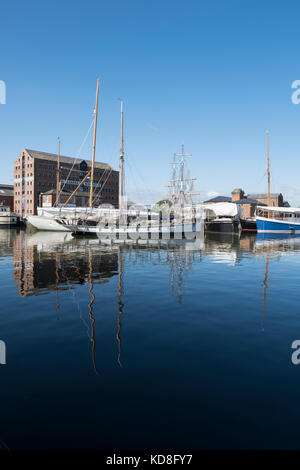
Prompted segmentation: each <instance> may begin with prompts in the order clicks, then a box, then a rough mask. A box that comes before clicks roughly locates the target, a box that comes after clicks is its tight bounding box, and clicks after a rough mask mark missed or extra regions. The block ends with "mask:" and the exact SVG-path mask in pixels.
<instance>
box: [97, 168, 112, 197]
mask: <svg viewBox="0 0 300 470" xmlns="http://www.w3.org/2000/svg"><path fill="white" fill-rule="evenodd" d="M112 171H113V169H112V168H111V169H110V171H109V173H108V175H107V178H106V180H105V181H104V183H103V185H102V186H101V188H100V189H99V191H98V193H97V194H96V196H95V197H94V199H93V201H92V202H95V200H96V199H97V197H99V196H100V194H101V191H102V190H103V188H104V186H105V185H106V183H107V180H108V178H109V177H110V175H111V172H112Z"/></svg>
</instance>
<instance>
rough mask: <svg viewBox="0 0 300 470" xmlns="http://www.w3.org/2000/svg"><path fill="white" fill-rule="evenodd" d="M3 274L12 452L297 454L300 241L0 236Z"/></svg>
mask: <svg viewBox="0 0 300 470" xmlns="http://www.w3.org/2000/svg"><path fill="white" fill-rule="evenodd" d="M0 263H1V270H0V277H1V286H2V291H1V294H2V296H1V300H2V309H1V314H0V331H1V338H0V339H1V340H3V341H5V344H6V345H7V364H6V365H5V366H1V369H0V373H1V378H2V384H3V386H2V387H1V389H0V408H1V422H2V428H1V429H2V431H1V435H0V439H1V440H2V441H3V442H5V443H6V445H7V446H8V447H9V448H106V449H116V448H118V449H132V448H136V449H143V448H160V449H161V448H170V449H182V448H204V449H210V448H270V447H284V448H289V447H294V448H295V447H297V446H298V441H297V435H298V434H297V429H298V425H297V420H295V416H297V413H298V412H300V409H299V410H298V407H299V405H298V395H297V390H298V382H299V370H300V369H299V370H298V369H297V368H296V367H295V366H293V365H292V363H291V361H290V354H289V352H290V346H291V344H292V342H293V341H294V340H295V339H299V338H297V331H300V317H299V300H300V299H299V296H300V293H299V289H298V285H299V263H300V239H297V238H293V237H291V238H282V239H280V238H279V239H274V238H272V239H269V238H268V237H263V238H260V237H256V236H254V237H253V236H242V237H240V238H239V237H238V236H237V235H223V236H220V235H213V234H210V235H209V236H205V237H204V238H203V239H201V240H200V241H199V244H197V245H196V244H195V245H192V244H188V243H185V242H184V241H179V242H178V245H176V244H173V245H172V246H170V245H168V244H166V245H164V244H163V243H160V242H158V243H157V244H147V243H146V244H145V245H144V246H142V245H140V246H139V245H137V246H133V245H130V246H126V245H117V246H114V245H107V246H104V245H101V243H100V242H99V240H98V239H74V238H73V237H72V236H71V235H70V234H68V233H30V232H24V231H19V232H17V231H14V230H1V231H0ZM262 324H263V330H264V333H262V327H261V326H262ZM286 403H291V404H292V406H291V407H290V408H289V407H287V406H286ZM275 406H276V422H275V421H274V407H275ZM91 409H92V410H93V413H91V412H90V410H91ZM23 423H26V435H25V434H24V431H23V429H24V426H23V425H21V424H23ZM241 429H242V430H243V432H241ZM282 430H284V432H283V431H282Z"/></svg>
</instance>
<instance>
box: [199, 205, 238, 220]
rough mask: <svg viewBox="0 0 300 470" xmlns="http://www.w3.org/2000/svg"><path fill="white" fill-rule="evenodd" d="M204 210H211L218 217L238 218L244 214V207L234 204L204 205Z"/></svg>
mask: <svg viewBox="0 0 300 470" xmlns="http://www.w3.org/2000/svg"><path fill="white" fill-rule="evenodd" d="M203 208H204V209H206V210H207V209H209V210H211V211H213V212H214V213H215V214H216V217H236V216H240V215H241V213H242V207H240V205H239V204H234V203H232V202H216V203H214V204H203Z"/></svg>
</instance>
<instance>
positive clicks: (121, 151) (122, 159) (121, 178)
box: [119, 101, 124, 212]
mask: <svg viewBox="0 0 300 470" xmlns="http://www.w3.org/2000/svg"><path fill="white" fill-rule="evenodd" d="M120 173H121V174H120V204H119V208H120V212H121V210H122V206H123V197H124V139H123V101H121V149H120Z"/></svg>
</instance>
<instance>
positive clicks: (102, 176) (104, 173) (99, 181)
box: [94, 168, 108, 192]
mask: <svg viewBox="0 0 300 470" xmlns="http://www.w3.org/2000/svg"><path fill="white" fill-rule="evenodd" d="M106 172H108V169H107V168H105V170H104V171H103V173H102V175H101V178H100V179H99V180H98V182H97V184H96V187H95V189H94V192H95V191H96V189H97V187H98V186H99V184H100V183H101V181H102V179H103V178H104V175H106Z"/></svg>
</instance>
